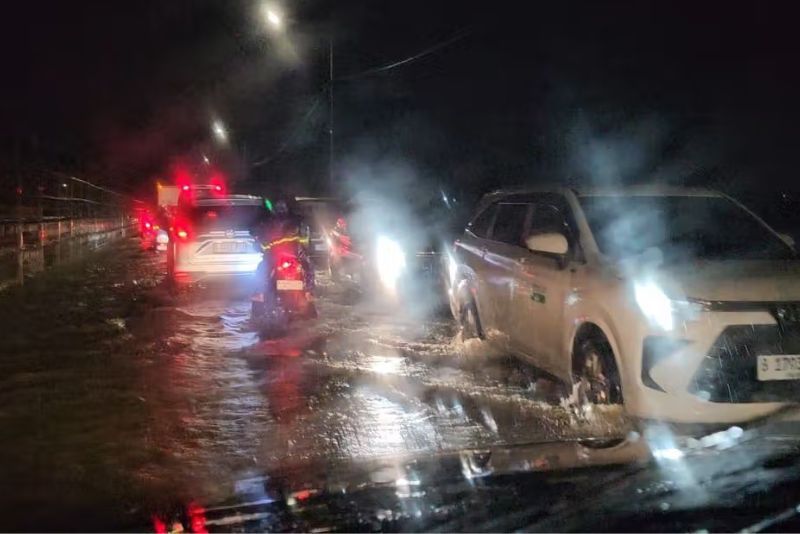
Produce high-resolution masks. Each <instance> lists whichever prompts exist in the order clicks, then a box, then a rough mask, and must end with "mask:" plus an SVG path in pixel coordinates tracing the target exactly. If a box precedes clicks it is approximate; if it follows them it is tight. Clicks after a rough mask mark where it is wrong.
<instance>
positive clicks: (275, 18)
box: [267, 8, 283, 30]
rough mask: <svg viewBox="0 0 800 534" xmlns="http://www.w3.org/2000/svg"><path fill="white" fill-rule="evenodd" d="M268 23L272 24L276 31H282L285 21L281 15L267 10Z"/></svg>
mask: <svg viewBox="0 0 800 534" xmlns="http://www.w3.org/2000/svg"><path fill="white" fill-rule="evenodd" d="M267 22H269V23H270V24H272V26H273V27H274V28H275V29H276V30H280V29H281V27H282V26H283V20H281V17H280V15H278V14H277V13H275V12H274V11H273V10H271V9H269V8H267Z"/></svg>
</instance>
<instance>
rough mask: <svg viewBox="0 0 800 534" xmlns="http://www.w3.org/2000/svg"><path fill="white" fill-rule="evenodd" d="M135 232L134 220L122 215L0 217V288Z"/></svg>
mask: <svg viewBox="0 0 800 534" xmlns="http://www.w3.org/2000/svg"><path fill="white" fill-rule="evenodd" d="M135 231H136V225H135V221H134V220H133V219H132V218H130V217H126V216H122V217H114V218H103V219H100V218H92V219H85V218H84V219H68V218H44V219H42V220H38V221H32V220H21V221H8V220H5V221H2V220H0V290H3V289H5V288H7V287H9V286H11V285H14V284H22V283H24V281H25V279H26V278H27V277H30V276H32V275H34V274H36V273H39V272H42V271H44V270H45V269H48V268H50V267H54V266H57V265H60V264H63V263H66V262H69V261H72V260H75V259H78V258H80V257H83V256H84V255H86V254H87V253H88V252H91V251H93V250H96V249H98V248H100V247H102V246H104V245H106V244H108V243H110V242H112V241H114V240H116V239H120V238H123V237H126V236H128V235H133V234H134V233H135Z"/></svg>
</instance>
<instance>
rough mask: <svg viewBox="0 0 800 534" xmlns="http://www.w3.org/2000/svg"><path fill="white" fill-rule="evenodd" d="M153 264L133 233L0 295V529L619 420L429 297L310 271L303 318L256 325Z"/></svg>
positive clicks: (230, 289) (114, 519)
mask: <svg viewBox="0 0 800 534" xmlns="http://www.w3.org/2000/svg"><path fill="white" fill-rule="evenodd" d="M163 272H164V259H163V257H161V256H158V255H156V254H154V253H152V252H148V251H142V250H140V249H139V248H138V245H137V243H136V241H134V240H128V241H125V242H122V243H119V244H116V245H113V246H111V247H109V248H107V249H105V250H102V251H100V252H97V253H95V254H94V255H93V256H91V257H89V258H88V259H85V260H84V261H82V262H80V263H75V264H72V265H69V266H66V267H63V268H60V269H58V270H57V271H52V272H49V273H45V274H43V275H40V276H39V277H36V278H34V279H32V280H29V281H28V282H27V283H26V284H25V286H24V287H22V288H11V289H8V290H6V291H4V292H3V293H0V324H2V325H3V327H2V331H3V334H2V336H0V355H1V356H0V427H2V428H3V436H4V437H3V439H2V440H0V472H2V473H3V475H2V476H0V484H2V488H1V489H2V494H3V497H2V509H3V510H4V511H2V512H0V528H2V529H4V530H6V529H35V530H49V529H56V530H64V529H67V530H92V529H104V528H106V529H107V528H117V526H119V525H127V524H134V525H135V524H139V523H137V521H139V520H140V519H141V518H142V517H147V516H148V515H149V514H150V513H151V510H154V509H158V508H159V507H163V506H164V503H166V502H174V501H183V502H189V501H190V500H191V501H199V502H203V503H215V502H223V501H226V500H228V499H230V497H231V495H230V491H231V487H235V483H236V481H238V480H246V479H247V478H248V477H252V476H260V475H263V474H264V473H269V472H270V471H271V470H275V469H287V468H292V469H303V466H305V465H308V466H311V465H319V463H320V462H321V461H323V462H324V461H337V462H345V463H346V462H354V463H355V462H359V461H365V460H370V459H375V458H387V457H403V456H420V455H434V454H439V453H443V452H448V451H458V450H464V449H477V448H487V447H494V446H505V445H517V444H529V443H540V442H550V441H560V440H575V439H582V438H587V437H615V436H619V435H624V433H625V432H626V430H625V427H626V422H625V421H624V418H623V416H622V414H621V413H620V412H619V411H617V410H615V409H613V408H609V409H606V410H599V409H597V410H595V411H593V412H591V413H588V414H587V413H585V412H582V413H579V412H578V411H576V410H574V409H573V408H571V407H570V405H569V403H568V402H566V401H565V400H563V399H562V398H561V396H560V395H559V392H560V391H561V390H560V389H559V387H558V386H557V385H555V384H553V383H551V382H549V381H548V380H546V379H544V378H542V377H541V376H539V374H538V373H537V372H536V371H535V370H534V369H532V368H531V367H530V366H528V365H526V364H524V363H521V362H519V361H517V360H515V359H514V358H511V357H508V356H505V355H502V354H496V353H494V352H493V351H492V350H491V349H490V348H489V347H486V346H484V345H482V344H481V343H480V342H477V341H475V340H470V341H468V342H463V341H462V340H461V339H460V335H459V332H458V328H457V327H456V325H455V324H454V323H453V321H452V318H451V317H449V313H447V312H446V311H444V310H442V309H439V310H433V311H429V312H427V313H424V314H419V313H414V314H410V313H407V310H406V308H405V307H404V306H403V305H402V303H399V304H398V303H394V304H392V303H387V302H373V301H370V300H369V299H366V298H364V297H363V295H361V294H360V293H359V292H358V291H357V290H356V288H353V287H350V286H347V285H334V284H332V283H331V282H330V280H328V279H327V277H326V276H325V275H324V273H323V272H320V274H319V278H318V279H319V286H320V287H319V295H318V299H317V308H318V317H317V318H316V319H312V320H304V321H298V322H295V323H293V324H292V325H291V327H290V329H289V331H287V332H285V333H284V335H282V336H280V337H278V338H275V339H265V338H263V337H262V336H261V335H260V334H259V332H258V330H257V329H256V328H255V327H254V326H253V324H252V323H251V321H250V301H249V294H248V291H247V290H246V289H244V288H239V287H237V286H235V285H231V284H214V285H204V284H198V285H194V286H188V287H183V288H181V289H180V290H178V291H171V290H169V289H168V288H167V286H166V285H165V283H164V276H163Z"/></svg>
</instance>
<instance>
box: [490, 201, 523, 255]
mask: <svg viewBox="0 0 800 534" xmlns="http://www.w3.org/2000/svg"><path fill="white" fill-rule="evenodd" d="M528 206H529V205H528V204H500V207H499V209H498V212H497V219H496V220H495V223H494V229H493V231H492V239H494V240H495V241H500V242H503V243H508V244H509V245H516V246H521V245H522V238H523V237H524V236H523V233H524V231H525V217H526V216H527V214H528Z"/></svg>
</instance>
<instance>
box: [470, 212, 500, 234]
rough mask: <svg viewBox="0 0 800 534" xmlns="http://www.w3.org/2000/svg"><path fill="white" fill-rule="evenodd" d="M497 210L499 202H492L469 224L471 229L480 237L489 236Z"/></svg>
mask: <svg viewBox="0 0 800 534" xmlns="http://www.w3.org/2000/svg"><path fill="white" fill-rule="evenodd" d="M496 211H497V204H492V205H491V206H489V207H488V208H486V209H485V210H483V211H482V212H481V214H480V215H478V216H477V217H476V218H475V219H474V220H473V221H472V222H471V223H470V225H469V230H470V232H472V233H473V234H475V235H476V236H478V237H489V229H490V228H491V225H492V220H494V214H495V212H496Z"/></svg>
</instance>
